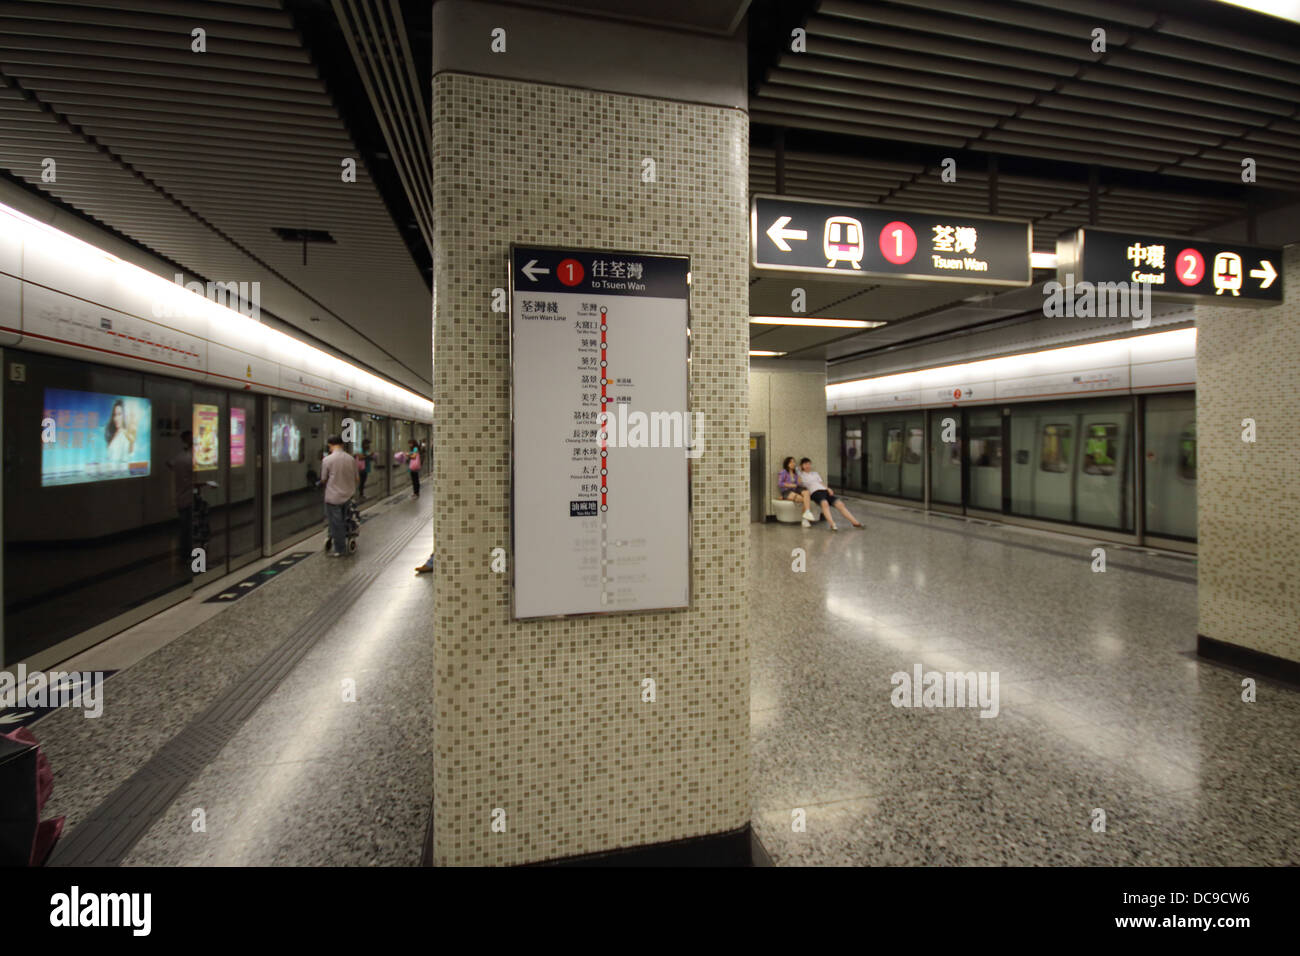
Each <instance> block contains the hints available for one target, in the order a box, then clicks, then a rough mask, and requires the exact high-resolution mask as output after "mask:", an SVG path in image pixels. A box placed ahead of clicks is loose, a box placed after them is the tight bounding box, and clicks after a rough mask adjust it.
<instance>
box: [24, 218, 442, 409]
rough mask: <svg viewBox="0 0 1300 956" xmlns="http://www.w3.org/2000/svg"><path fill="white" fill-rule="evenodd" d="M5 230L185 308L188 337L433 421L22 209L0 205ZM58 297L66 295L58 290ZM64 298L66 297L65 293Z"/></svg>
mask: <svg viewBox="0 0 1300 956" xmlns="http://www.w3.org/2000/svg"><path fill="white" fill-rule="evenodd" d="M6 220H7V221H6ZM0 225H2V226H3V228H4V229H6V230H11V229H12V230H13V232H14V233H16V234H17V235H18V237H19V239H20V240H21V241H23V242H26V243H31V244H33V246H37V247H39V248H41V249H42V250H43V251H45V252H47V253H48V254H50V255H51V256H53V257H55V258H57V259H58V260H59V261H60V263H62V264H66V268H67V269H68V270H73V271H75V270H83V271H87V272H93V273H94V274H95V275H98V276H103V277H106V278H110V279H112V280H113V281H114V282H116V283H119V284H120V285H121V286H122V287H123V288H126V289H131V290H136V291H138V292H139V293H140V294H141V295H143V296H146V297H148V299H149V300H150V301H157V302H166V303H173V304H180V305H182V306H183V308H181V309H180V315H178V316H175V317H169V318H168V319H167V321H168V322H169V323H171V325H172V326H173V327H175V328H177V329H179V330H180V331H183V332H185V333H186V334H188V335H193V336H195V337H197V338H201V339H204V340H205V341H208V342H215V343H216V344H218V345H222V346H224V347H226V348H228V349H230V348H239V349H240V350H243V351H247V352H248V353H250V355H251V356H256V357H259V358H264V359H269V360H271V361H275V362H284V363H285V364H286V365H288V366H289V367H290V368H291V369H294V370H296V371H300V372H306V373H308V374H310V375H317V376H320V377H321V378H327V379H330V380H332V381H333V382H334V383H335V384H336V385H344V386H345V387H346V388H348V389H349V390H350V391H361V390H363V389H364V390H368V391H369V392H371V393H373V394H378V395H382V396H387V399H388V402H389V403H390V404H392V405H395V406H396V408H394V409H390V410H388V414H389V415H390V416H391V417H394V418H396V417H400V416H401V415H403V414H408V415H411V416H412V417H415V416H420V415H422V416H424V417H427V418H432V417H433V403H432V402H431V401H429V400H428V399H427V398H424V397H423V396H422V395H417V394H416V393H415V392H412V391H409V390H407V389H405V388H402V387H401V386H399V385H396V384H394V383H392V382H389V381H387V380H386V379H382V378H380V377H379V376H377V375H373V374H371V373H370V372H367V371H365V370H364V369H361V368H358V367H357V366H355V365H353V364H351V363H350V362H345V361H343V360H342V359H340V358H336V357H335V356H333V355H331V354H329V353H328V352H325V351H323V350H321V349H318V348H316V347H315V346H313V345H309V344H308V343H306V342H303V341H302V340H300V339H296V338H294V337H293V336H291V335H288V334H286V333H284V332H280V331H279V330H277V329H273V328H271V327H270V326H267V325H263V324H262V323H260V322H258V321H257V320H255V319H251V318H249V317H248V316H246V315H243V314H242V313H240V312H237V311H235V310H234V309H229V308H227V307H226V306H224V305H220V304H218V303H216V302H213V301H212V300H211V299H208V298H207V297H205V296H201V295H198V294H196V293H194V292H192V291H190V290H188V289H186V288H184V287H183V286H180V285H177V284H176V283H175V282H172V281H170V280H168V279H165V278H163V277H162V276H160V275H157V274H156V273H154V272H150V271H149V270H148V269H145V268H143V267H142V266H138V265H136V264H135V263H133V262H128V261H126V260H124V259H120V258H118V257H117V256H115V255H113V254H112V253H109V252H106V251H104V250H103V249H100V248H99V247H97V246H94V245H92V244H91V243H89V242H86V241H85V240H84V239H79V238H78V237H76V236H73V235H71V234H69V233H66V232H63V231H62V230H61V229H59V228H57V227H55V226H52V225H49V224H48V223H44V222H41V221H40V220H38V219H35V218H33V217H32V216H29V215H27V214H26V213H22V212H19V211H18V210H17V209H14V208H12V207H10V206H6V205H4V204H0ZM55 291H59V292H62V290H57V289H56V290H55ZM63 294H67V293H66V292H63ZM137 301H138V300H137ZM98 304H99V305H102V306H103V307H105V308H107V309H114V310H115V307H114V305H113V304H112V303H109V302H99V303H98ZM124 314H128V315H134V317H135V318H138V319H142V320H144V321H146V322H150V323H152V324H158V323H157V317H156V316H155V317H151V316H148V315H146V314H143V313H141V314H139V315H135V314H134V313H124ZM201 320H206V321H207V323H210V326H209V325H205V324H204V323H203V322H202V321H201ZM123 356H124V357H126V358H131V356H130V355H129V354H126V353H123ZM193 371H198V370H193ZM202 371H203V372H207V371H208V369H207V368H206V367H205V368H203V369H202ZM330 401H331V402H334V401H337V399H330ZM358 404H362V403H361V402H359V403H358Z"/></svg>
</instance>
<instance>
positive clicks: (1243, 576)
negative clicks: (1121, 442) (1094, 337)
mask: <svg viewBox="0 0 1300 956" xmlns="http://www.w3.org/2000/svg"><path fill="white" fill-rule="evenodd" d="M1284 263H1285V265H1284V268H1283V271H1282V273H1283V279H1282V281H1283V282H1284V283H1285V294H1286V299H1285V301H1284V302H1283V304H1282V305H1280V306H1275V307H1272V308H1265V309H1259V310H1250V309H1240V308H1231V307H1223V306H1218V307H1216V306H1205V305H1198V306H1197V308H1196V330H1197V331H1196V377H1197V382H1196V438H1197V445H1198V448H1197V473H1196V497H1197V524H1198V529H1199V539H1200V540H1199V548H1198V551H1199V554H1198V565H1199V575H1198V577H1199V584H1198V589H1197V593H1198V598H1199V624H1198V627H1197V630H1198V632H1199V634H1200V636H1201V638H1202V640H1201V641H1200V649H1201V652H1202V653H1203V654H1207V655H1208V656H1213V657H1218V658H1221V659H1224V660H1230V661H1236V662H1237V663H1240V664H1242V665H1244V666H1248V667H1251V666H1253V667H1255V668H1259V669H1262V670H1265V671H1266V672H1274V673H1277V674H1279V675H1286V676H1290V677H1291V678H1292V679H1295V678H1296V677H1297V676H1300V577H1297V568H1300V442H1297V439H1296V424H1297V423H1298V422H1300V389H1298V388H1297V384H1296V383H1297V382H1300V246H1295V245H1293V246H1290V247H1288V248H1287V250H1286V255H1285V258H1284ZM1247 418H1250V419H1254V421H1255V425H1256V441H1255V442H1254V443H1253V444H1251V443H1248V442H1245V441H1243V440H1242V432H1243V426H1242V421H1243V420H1244V419H1247ZM1207 639H1208V640H1207Z"/></svg>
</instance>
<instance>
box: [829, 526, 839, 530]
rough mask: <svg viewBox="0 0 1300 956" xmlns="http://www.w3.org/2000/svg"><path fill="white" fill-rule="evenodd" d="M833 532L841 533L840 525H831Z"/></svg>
mask: <svg viewBox="0 0 1300 956" xmlns="http://www.w3.org/2000/svg"><path fill="white" fill-rule="evenodd" d="M831 530H832V531H839V530H840V529H839V526H838V525H831Z"/></svg>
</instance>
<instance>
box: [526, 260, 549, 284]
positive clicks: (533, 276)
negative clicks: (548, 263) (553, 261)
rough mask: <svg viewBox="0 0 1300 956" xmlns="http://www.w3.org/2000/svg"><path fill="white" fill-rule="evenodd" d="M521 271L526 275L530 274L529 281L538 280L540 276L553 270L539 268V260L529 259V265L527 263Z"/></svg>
mask: <svg viewBox="0 0 1300 956" xmlns="http://www.w3.org/2000/svg"><path fill="white" fill-rule="evenodd" d="M520 271H521V272H523V274H524V275H526V276H528V281H529V282H536V281H537V277H538V276H544V275H546V274H547V273H548V272H550V271H551V270H550V269H539V268H537V260H536V259H529V260H528V263H527V265H525V266H524V267H523V269H521V270H520Z"/></svg>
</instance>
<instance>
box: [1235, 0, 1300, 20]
mask: <svg viewBox="0 0 1300 956" xmlns="http://www.w3.org/2000/svg"><path fill="white" fill-rule="evenodd" d="M1220 2H1221V3H1229V4H1232V6H1234V7H1245V8H1246V9H1247V10H1254V11H1255V12H1256V13H1266V14H1268V15H1269V16H1270V17H1277V18H1278V19H1281V20H1290V21H1291V22H1292V23H1300V0H1220Z"/></svg>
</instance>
